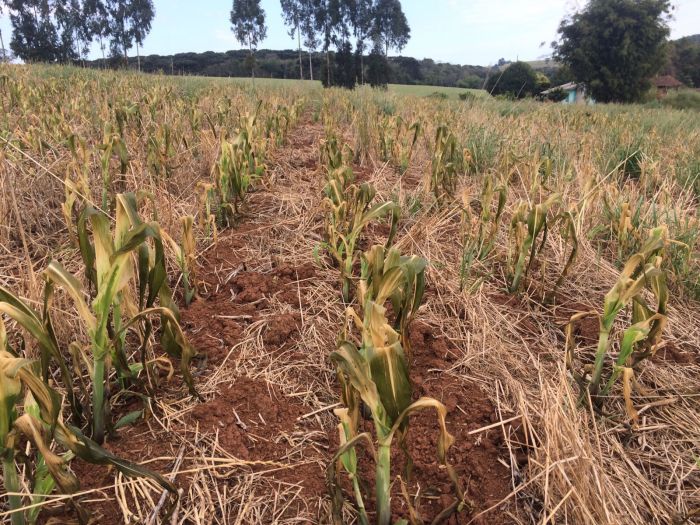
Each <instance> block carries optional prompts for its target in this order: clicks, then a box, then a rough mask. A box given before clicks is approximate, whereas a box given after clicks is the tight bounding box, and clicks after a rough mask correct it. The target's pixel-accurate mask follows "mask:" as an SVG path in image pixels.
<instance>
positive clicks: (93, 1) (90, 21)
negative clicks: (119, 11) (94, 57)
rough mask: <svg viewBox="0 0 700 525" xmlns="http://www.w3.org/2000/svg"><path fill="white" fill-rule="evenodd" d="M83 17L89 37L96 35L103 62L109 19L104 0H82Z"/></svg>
mask: <svg viewBox="0 0 700 525" xmlns="http://www.w3.org/2000/svg"><path fill="white" fill-rule="evenodd" d="M83 18H84V23H85V26H86V27H87V30H88V32H89V33H90V35H91V39H92V38H94V37H97V39H98V41H99V45H100V50H101V51H102V62H103V64H104V63H105V60H106V59H105V49H106V45H105V43H104V40H105V38H107V37H109V31H110V20H109V13H108V12H107V7H106V6H105V3H104V0H84V2H83Z"/></svg>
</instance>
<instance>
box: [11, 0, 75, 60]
mask: <svg viewBox="0 0 700 525" xmlns="http://www.w3.org/2000/svg"><path fill="white" fill-rule="evenodd" d="M6 3H7V7H8V8H9V10H10V22H11V24H12V39H11V40H10V48H11V49H12V51H13V52H14V54H15V55H16V56H17V57H18V58H20V59H22V60H24V61H25V62H67V61H70V60H73V59H75V58H77V56H76V54H75V51H74V50H73V48H72V45H71V46H68V47H66V46H65V43H66V41H68V42H70V39H66V37H65V31H66V30H65V28H64V32H63V33H64V34H59V30H58V27H57V25H58V24H57V21H56V19H55V14H56V13H55V12H56V2H52V1H50V0H9V1H8V2H6Z"/></svg>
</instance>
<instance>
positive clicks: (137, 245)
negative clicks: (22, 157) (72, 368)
mask: <svg viewBox="0 0 700 525" xmlns="http://www.w3.org/2000/svg"><path fill="white" fill-rule="evenodd" d="M137 209H138V203H137V196H136V195H134V194H123V195H118V196H117V207H116V210H117V212H116V222H115V227H114V232H113V233H112V232H110V224H109V220H108V219H107V218H106V217H105V216H104V215H103V214H102V213H101V212H99V211H97V210H95V209H94V208H92V207H90V206H88V207H86V208H85V210H84V211H83V213H82V214H81V220H80V222H79V225H78V237H79V241H80V251H81V255H82V258H83V262H84V264H85V267H86V276H87V279H88V282H89V283H90V286H91V289H92V290H93V292H94V299H93V301H92V303H91V304H90V305H88V303H87V302H86V301H85V298H84V295H83V289H82V285H81V284H80V282H79V281H78V280H77V279H76V278H75V277H74V276H73V275H71V274H70V273H69V272H68V271H66V270H65V269H64V268H63V266H61V265H60V264H59V263H58V262H55V261H54V262H51V263H50V264H49V266H48V268H47V270H46V277H47V280H48V283H49V287H48V288H47V289H48V290H49V292H48V293H49V294H52V292H53V287H54V286H59V287H61V288H63V289H64V290H65V292H66V293H68V295H69V296H70V297H71V299H72V300H73V302H74V304H75V306H76V309H77V310H78V313H79V316H80V319H81V321H82V322H83V323H84V324H85V327H86V331H87V333H88V334H89V337H90V344H89V349H90V353H91V354H92V363H91V366H90V369H91V370H92V405H91V414H92V420H91V428H92V437H93V439H95V441H97V442H98V443H101V442H102V440H103V439H104V432H105V425H106V424H108V425H111V423H110V422H109V421H107V422H106V421H105V419H106V416H107V415H108V414H109V404H108V403H107V402H106V401H107V399H106V398H105V388H106V387H107V386H108V385H109V383H108V382H107V383H106V382H105V379H106V375H105V374H106V373H107V372H108V371H107V370H106V364H107V363H113V364H114V366H115V368H116V370H117V373H118V376H119V378H120V380H121V381H122V383H123V384H126V383H129V382H130V381H133V380H134V375H135V374H134V368H133V367H131V366H130V365H129V364H128V358H127V354H126V352H125V350H124V345H125V334H126V330H127V329H129V328H130V327H131V326H133V325H135V324H136V323H142V326H141V331H140V335H141V337H142V344H141V352H140V353H141V366H142V367H143V369H144V371H145V372H146V373H148V366H147V363H146V349H147V344H148V340H149V339H150V335H151V331H152V327H151V323H150V320H149V317H151V316H153V315H158V316H159V317H160V322H161V339H160V340H161V344H162V346H163V349H164V350H165V351H166V352H167V353H168V355H170V356H171V357H173V358H177V359H179V360H180V370H181V372H182V375H183V378H184V379H185V382H186V383H187V385H188V387H189V389H190V392H191V393H192V394H193V395H195V396H196V395H197V394H196V391H195V389H194V383H193V379H192V376H191V374H190V371H189V364H190V360H191V359H192V357H193V356H194V350H193V349H192V347H191V346H190V345H189V343H188V342H187V339H186V338H185V336H184V334H183V332H182V329H181V328H180V324H179V314H178V311H177V306H176V305H175V303H174V302H173V301H172V298H171V292H170V289H169V287H168V285H167V283H166V277H167V274H166V270H165V256H164V250H163V240H162V236H161V232H160V227H159V226H158V224H157V223H156V222H151V223H144V222H142V221H141V219H140V217H139V216H138V212H137ZM88 221H89V223H90V225H91V226H92V240H90V236H89V234H88V230H87V224H88ZM149 240H150V241H151V242H152V243H153V246H152V247H151V246H149V244H148V241H149ZM134 257H135V259H136V261H137V264H136V267H135V266H134ZM137 278H138V297H134V293H133V290H132V288H131V287H130V284H131V283H133V282H134V281H136V279H137ZM156 299H159V301H160V306H159V307H155V306H154V304H155V301H156ZM124 316H126V317H127V318H128V319H129V320H128V321H127V322H126V323H124V322H123V318H124ZM77 346H78V348H83V347H82V345H79V344H78V345H77ZM85 360H86V361H87V359H85Z"/></svg>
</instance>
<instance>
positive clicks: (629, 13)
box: [553, 0, 671, 102]
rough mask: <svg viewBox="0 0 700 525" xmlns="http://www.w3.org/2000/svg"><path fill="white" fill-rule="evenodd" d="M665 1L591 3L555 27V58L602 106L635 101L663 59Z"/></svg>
mask: <svg viewBox="0 0 700 525" xmlns="http://www.w3.org/2000/svg"><path fill="white" fill-rule="evenodd" d="M670 11H671V6H670V1H669V0H591V1H590V3H589V4H588V5H587V6H586V7H585V8H584V9H583V10H582V11H580V12H577V13H575V14H574V15H573V16H571V17H570V18H568V19H564V20H563V21H562V23H561V25H560V26H559V34H560V41H559V42H554V43H553V47H554V50H555V56H556V58H557V59H558V60H559V61H561V62H562V63H564V64H565V65H567V66H568V67H569V69H570V70H571V72H572V73H573V75H574V77H575V78H576V80H577V81H578V82H582V83H583V84H584V85H586V87H587V88H588V90H589V91H590V93H591V94H592V96H593V97H594V98H595V99H596V100H598V101H600V102H635V101H638V100H640V99H641V98H642V96H643V95H644V94H645V93H646V92H647V91H648V89H649V86H650V85H649V79H650V78H651V77H652V76H654V74H656V73H657V72H658V71H659V69H660V68H661V66H662V65H663V63H664V59H665V57H666V54H665V53H666V50H665V42H666V38H667V37H668V34H669V28H668V23H667V22H668V17H669V14H670Z"/></svg>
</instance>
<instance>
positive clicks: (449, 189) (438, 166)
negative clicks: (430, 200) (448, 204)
mask: <svg viewBox="0 0 700 525" xmlns="http://www.w3.org/2000/svg"><path fill="white" fill-rule="evenodd" d="M462 159H463V157H462V152H461V151H460V150H459V146H458V144H457V138H456V137H455V136H454V134H453V133H452V132H451V131H450V130H449V129H448V127H447V126H445V125H442V126H439V127H438V129H437V131H436V133H435V148H434V150H433V160H432V165H431V171H430V179H429V190H430V192H431V193H432V194H433V195H434V196H435V201H436V202H437V204H438V205H441V204H442V203H443V202H444V201H445V199H449V198H451V197H452V196H454V193H455V190H456V189H457V178H458V177H459V174H460V172H461V170H462V164H463V161H462Z"/></svg>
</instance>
